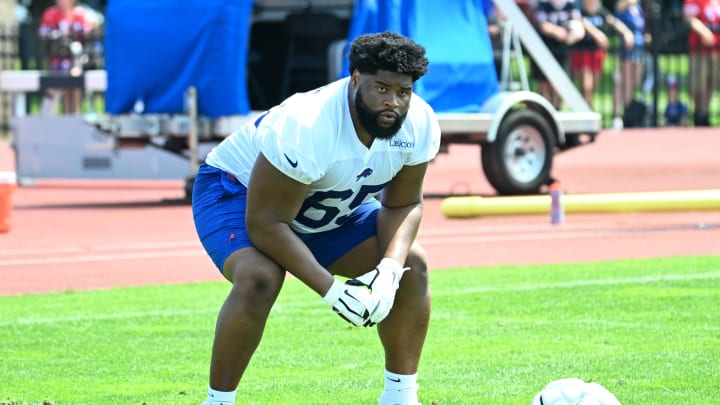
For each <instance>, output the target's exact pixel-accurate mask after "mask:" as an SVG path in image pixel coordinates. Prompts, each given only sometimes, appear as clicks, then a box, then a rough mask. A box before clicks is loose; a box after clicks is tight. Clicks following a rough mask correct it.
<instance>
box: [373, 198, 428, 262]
mask: <svg viewBox="0 0 720 405" xmlns="http://www.w3.org/2000/svg"><path fill="white" fill-rule="evenodd" d="M422 211H423V207H422V203H417V204H413V205H410V206H407V207H402V208H388V207H382V208H381V209H380V211H379V212H378V221H377V224H378V225H377V227H378V238H379V239H380V246H383V247H385V254H384V257H392V258H393V259H395V260H397V261H398V262H400V263H401V264H403V263H405V259H406V258H407V255H408V252H409V251H410V246H411V245H412V243H413V242H414V241H415V239H416V238H417V233H418V230H419V229H420V222H421V220H422Z"/></svg>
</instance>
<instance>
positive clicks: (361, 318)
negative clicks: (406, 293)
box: [323, 280, 380, 327]
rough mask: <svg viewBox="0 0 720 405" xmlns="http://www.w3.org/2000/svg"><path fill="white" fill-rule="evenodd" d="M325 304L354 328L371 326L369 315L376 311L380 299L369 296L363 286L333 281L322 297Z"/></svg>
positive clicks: (368, 291)
mask: <svg viewBox="0 0 720 405" xmlns="http://www.w3.org/2000/svg"><path fill="white" fill-rule="evenodd" d="M323 301H325V303H327V304H328V305H329V306H330V308H332V309H333V311H335V312H336V313H337V314H338V315H340V317H341V318H343V319H345V320H346V321H348V322H350V323H351V324H353V325H355V326H366V327H367V326H373V325H375V323H377V322H374V321H372V319H371V315H372V314H373V313H374V312H376V311H377V310H378V307H379V306H380V305H379V304H380V299H379V298H378V297H377V296H374V295H372V294H370V290H368V289H367V287H366V286H365V285H353V284H351V283H345V284H343V283H341V282H340V281H338V280H335V281H333V283H332V285H331V286H330V289H329V290H328V291H327V293H325V296H323Z"/></svg>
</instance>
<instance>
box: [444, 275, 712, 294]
mask: <svg viewBox="0 0 720 405" xmlns="http://www.w3.org/2000/svg"><path fill="white" fill-rule="evenodd" d="M717 278H720V271H713V272H709V273H698V274H664V275H662V276H647V277H629V278H616V279H606V280H599V279H598V280H592V279H591V280H578V281H568V282H564V283H554V284H532V285H519V286H510V287H477V288H465V289H458V290H452V291H447V292H445V293H440V294H439V295H444V294H449V295H457V294H476V293H486V292H507V291H539V290H547V289H555V288H574V287H587V286H594V285H598V286H603V285H622V284H650V283H660V282H664V281H684V280H713V279H717ZM433 295H438V294H435V293H433Z"/></svg>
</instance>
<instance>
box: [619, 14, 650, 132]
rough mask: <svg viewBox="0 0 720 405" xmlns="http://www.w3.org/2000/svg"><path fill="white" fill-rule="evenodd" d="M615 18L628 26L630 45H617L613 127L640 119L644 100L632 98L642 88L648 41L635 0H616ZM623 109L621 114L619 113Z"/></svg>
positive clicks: (648, 37) (629, 123)
mask: <svg viewBox="0 0 720 405" xmlns="http://www.w3.org/2000/svg"><path fill="white" fill-rule="evenodd" d="M615 17H616V18H617V19H618V20H620V21H621V22H622V23H623V24H625V26H626V27H627V28H628V29H630V31H631V32H632V34H633V40H634V42H633V46H632V47H629V46H627V45H625V44H624V43H623V44H621V46H620V72H619V74H618V75H617V77H616V79H618V81H619V84H620V86H617V84H616V89H618V91H616V93H615V120H614V122H613V126H614V127H616V128H617V127H620V128H622V126H623V122H624V124H625V126H639V125H638V124H639V123H641V122H642V121H643V120H644V115H645V103H644V102H641V101H638V100H636V99H635V93H636V92H637V91H638V90H641V88H642V82H643V77H644V75H645V58H646V53H645V51H646V46H647V45H648V44H649V43H650V39H651V38H650V34H649V33H647V32H646V30H645V11H644V10H643V9H642V7H641V6H640V3H638V0H618V2H617V4H616V10H615ZM620 111H623V117H622V119H621V121H620V122H619V123H618V122H617V120H618V119H619V118H620V117H619V113H620Z"/></svg>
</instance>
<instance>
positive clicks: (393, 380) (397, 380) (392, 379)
mask: <svg viewBox="0 0 720 405" xmlns="http://www.w3.org/2000/svg"><path fill="white" fill-rule="evenodd" d="M385 378H387V379H388V380H390V381H392V382H396V383H399V382H400V379H399V378H397V379H395V378H390V377H385Z"/></svg>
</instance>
